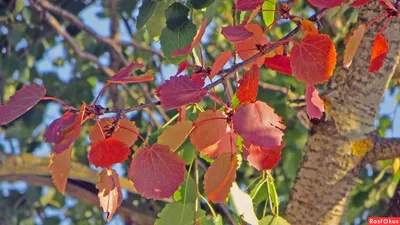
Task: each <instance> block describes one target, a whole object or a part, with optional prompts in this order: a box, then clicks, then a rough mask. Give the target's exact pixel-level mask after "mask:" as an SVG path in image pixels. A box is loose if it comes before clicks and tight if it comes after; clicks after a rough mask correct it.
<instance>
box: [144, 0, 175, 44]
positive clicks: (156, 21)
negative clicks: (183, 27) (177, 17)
mask: <svg viewBox="0 0 400 225" xmlns="http://www.w3.org/2000/svg"><path fill="white" fill-rule="evenodd" d="M170 2H171V0H167V2H164V1H162V2H159V3H158V4H157V8H156V10H155V11H154V13H153V15H152V16H151V17H150V19H149V21H147V23H146V29H147V31H148V32H149V36H150V39H151V40H153V39H155V38H157V37H159V36H160V34H161V30H162V29H163V28H164V27H165V23H166V21H167V19H166V18H165V16H162V15H164V14H165V10H166V9H167V8H168V5H169V4H170ZM160 15H161V16H160Z"/></svg>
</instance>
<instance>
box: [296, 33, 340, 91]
mask: <svg viewBox="0 0 400 225" xmlns="http://www.w3.org/2000/svg"><path fill="white" fill-rule="evenodd" d="M291 53H292V54H291V56H290V65H291V67H292V73H293V76H295V77H296V78H297V79H298V80H301V81H304V82H305V83H306V84H307V85H314V84H319V83H324V82H326V81H328V79H329V78H330V77H331V76H332V74H333V70H334V69H335V66H336V49H335V45H334V44H333V42H332V41H331V39H330V38H329V36H328V35H326V34H316V35H307V36H306V37H305V38H304V39H303V40H302V41H301V42H300V43H299V44H296V45H295V46H294V47H293V48H292V50H291Z"/></svg>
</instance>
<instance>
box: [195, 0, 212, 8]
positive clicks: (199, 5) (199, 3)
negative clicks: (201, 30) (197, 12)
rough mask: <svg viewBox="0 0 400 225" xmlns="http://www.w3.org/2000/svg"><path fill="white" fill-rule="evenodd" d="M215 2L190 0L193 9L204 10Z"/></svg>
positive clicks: (210, 0)
mask: <svg viewBox="0 0 400 225" xmlns="http://www.w3.org/2000/svg"><path fill="white" fill-rule="evenodd" d="M214 1H215V0H190V3H191V4H192V7H193V8H195V9H202V8H205V7H208V6H210V5H211V4H213V2H214Z"/></svg>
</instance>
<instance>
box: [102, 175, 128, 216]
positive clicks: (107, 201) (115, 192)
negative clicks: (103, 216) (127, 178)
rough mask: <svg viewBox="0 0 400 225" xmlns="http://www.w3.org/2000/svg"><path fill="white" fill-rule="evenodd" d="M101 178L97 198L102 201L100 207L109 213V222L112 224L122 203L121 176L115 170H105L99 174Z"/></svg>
mask: <svg viewBox="0 0 400 225" xmlns="http://www.w3.org/2000/svg"><path fill="white" fill-rule="evenodd" d="M99 176H100V181H99V183H97V184H96V188H97V189H98V190H99V193H98V195H97V196H98V198H99V200H100V206H101V207H102V208H103V210H104V212H105V213H107V221H108V222H110V220H111V219H112V217H113V216H114V213H115V212H116V211H117V208H118V207H119V206H120V205H121V202H122V189H121V186H120V184H119V176H118V174H117V172H115V170H113V169H110V170H109V169H104V170H102V171H101V172H100V173H99Z"/></svg>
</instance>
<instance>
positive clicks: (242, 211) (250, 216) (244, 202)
mask: <svg viewBox="0 0 400 225" xmlns="http://www.w3.org/2000/svg"><path fill="white" fill-rule="evenodd" d="M229 202H230V205H231V207H232V211H233V212H234V213H235V214H236V215H238V216H240V217H241V218H242V219H243V220H244V221H246V222H247V223H249V224H258V219H257V216H256V214H255V213H254V207H253V201H252V199H251V198H250V196H249V195H248V194H247V193H246V192H244V191H242V190H240V188H239V186H238V185H237V183H236V182H234V183H233V185H232V187H231V190H230V199H229Z"/></svg>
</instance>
